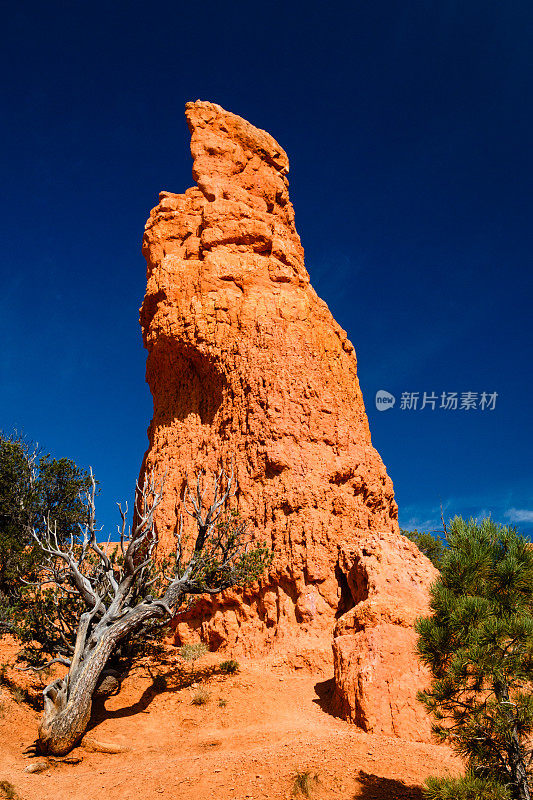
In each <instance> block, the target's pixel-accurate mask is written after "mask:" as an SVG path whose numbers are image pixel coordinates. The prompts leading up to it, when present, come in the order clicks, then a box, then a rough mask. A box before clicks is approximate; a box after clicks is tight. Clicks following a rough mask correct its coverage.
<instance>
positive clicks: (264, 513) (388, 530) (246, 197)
mask: <svg viewBox="0 0 533 800" xmlns="http://www.w3.org/2000/svg"><path fill="white" fill-rule="evenodd" d="M186 117H187V121H188V124H189V128H190V131H191V152H192V156H193V160H194V164H193V176H194V179H195V180H196V183H197V186H196V187H193V188H190V189H187V191H186V192H185V193H184V194H173V193H171V192H162V193H161V194H160V202H159V205H158V206H157V207H156V208H154V209H153V210H152V212H151V214H150V218H149V220H148V222H147V225H146V233H145V237H144V243H143V252H144V254H145V256H146V260H147V263H148V285H147V291H146V297H145V300H144V303H143V306H142V309H141V324H142V329H143V336H144V343H145V346H146V348H147V350H148V360H147V381H148V383H149V385H150V388H151V391H152V394H153V398H154V417H153V420H152V423H151V425H150V428H149V431H148V434H149V440H150V444H149V449H148V451H147V453H146V457H145V461H144V464H143V470H144V469H146V468H148V469H154V470H155V472H156V475H158V476H162V475H163V474H166V476H167V478H166V489H165V499H164V503H163V504H162V505H161V506H160V507H159V509H158V514H157V526H158V530H159V535H160V539H161V541H162V542H163V543H168V544H170V542H171V539H172V533H173V531H174V530H175V527H176V518H177V508H178V507H179V498H180V496H181V494H182V492H183V488H184V481H185V477H186V475H189V476H192V475H193V473H194V472H195V470H197V469H199V468H202V469H205V470H207V471H208V474H209V473H211V474H212V473H214V472H215V471H216V470H217V467H218V466H219V465H220V464H226V465H227V464H228V463H229V462H230V460H231V459H233V461H234V466H235V474H236V478H237V481H238V492H237V496H236V498H235V501H236V504H237V505H238V507H239V510H240V511H241V513H242V514H243V515H244V516H245V517H246V518H248V519H249V520H250V522H251V524H252V526H253V529H254V535H256V536H257V537H258V538H260V539H262V540H265V541H266V542H267V543H268V544H269V545H270V546H271V547H272V549H273V551H274V554H275V558H274V562H273V565H272V568H271V569H270V571H269V574H268V575H266V576H265V577H264V579H262V581H261V582H260V583H259V584H256V585H254V586H253V587H250V588H249V589H246V590H245V591H242V590H239V591H232V592H226V593H224V595H223V596H221V597H218V598H214V599H212V598H211V599H206V600H201V601H200V602H199V604H197V606H196V607H195V608H194V609H192V610H191V611H190V612H188V614H186V615H183V616H182V617H181V619H180V620H179V623H178V624H177V633H176V635H177V638H178V640H179V641H187V640H190V639H191V638H193V637H194V636H198V635H201V636H202V638H203V639H204V640H205V641H207V642H208V643H209V645H210V646H211V648H218V647H221V646H225V647H228V648H230V649H232V650H233V651H234V652H241V653H245V654H249V655H250V654H262V653H265V652H267V651H268V650H269V649H271V648H272V647H273V646H275V647H278V648H283V649H284V650H285V651H286V652H287V653H289V651H290V653H291V656H290V657H291V659H294V660H295V665H296V666H298V659H300V660H301V661H302V663H306V662H308V661H309V660H311V662H312V661H313V659H314V660H315V662H316V661H317V659H318V660H320V658H323V659H324V662H325V663H327V661H328V658H330V655H329V654H330V651H331V636H332V631H333V628H334V625H335V623H337V629H336V639H335V658H336V669H337V673H338V686H339V689H338V696H337V702H338V704H339V707H342V710H343V713H344V715H345V716H348V717H351V718H353V719H354V720H355V721H357V722H359V723H360V724H363V725H371V724H373V723H370V722H367V721H366V722H365V720H370V715H369V714H367V715H366V716H365V717H364V719H363V716H362V715H360V714H359V712H358V711H356V710H355V708H356V704H357V703H360V699H359V696H358V694H357V692H354V690H353V689H352V688H351V687H352V683H353V669H352V668H350V669H351V672H350V671H349V670H347V668H346V667H345V666H343V664H344V661H345V660H346V657H347V653H348V649H349V648H351V652H356V650H357V647H358V646H359V645H356V644H355V642H354V639H357V637H358V636H359V633H360V632H361V630H362V631H363V633H364V634H365V635H366V631H367V629H368V630H372V631H373V633H372V636H373V637H374V638H373V639H372V642H374V644H373V645H372V646H373V647H375V648H377V650H378V651H379V653H380V654H381V655H380V658H381V662H380V663H382V664H383V665H384V667H383V668H384V670H385V671H386V670H387V666H386V665H387V663H388V659H389V658H390V657H391V653H390V652H389V651H390V649H391V648H390V647H389V645H387V647H388V648H389V649H388V650H387V649H386V648H385V649H384V645H383V642H381V644H380V643H379V641H378V639H379V637H377V631H378V628H379V625H381V624H382V623H381V622H380V623H379V625H374V624H373V623H372V625H371V626H369V624H367V623H364V624H362V623H361V624H362V628H361V629H360V628H358V629H357V631H356V630H355V628H354V624H355V623H353V620H354V619H355V617H354V612H353V609H354V606H356V605H357V604H359V603H361V602H363V601H364V602H367V601H368V599H369V597H370V596H372V598H373V600H374V599H375V600H376V602H377V601H378V600H380V598H382V597H384V598H386V603H387V604H389V605H388V606H387V608H388V607H389V606H390V607H391V608H392V605H391V604H394V602H396V604H397V606H398V608H400V607H401V605H402V603H403V602H404V599H405V601H406V602H409V603H411V601H412V598H413V593H412V591H411V589H412V588H413V586H414V585H418V584H417V581H422V582H423V581H424V580H426V578H427V577H428V575H426V573H424V571H423V569H422V571H421V572H420V573H416V575H415V574H414V573H413V575H411V574H410V573H409V572H408V570H407V573H406V572H405V569H406V568H404V569H403V572H402V570H401V569H399V571H398V574H396V573H393V570H397V569H398V568H400V567H401V559H402V554H403V552H404V538H403V537H402V536H400V534H399V533H398V522H397V507H396V503H395V502H394V496H393V488H392V483H391V481H390V479H389V477H388V476H387V473H386V471H385V468H384V466H383V463H382V461H381V459H380V457H379V455H378V453H377V452H376V450H375V449H374V448H373V447H372V444H371V440H370V433H369V428H368V421H367V417H366V414H365V409H364V405H363V399H362V395H361V391H360V388H359V382H358V379H357V361H356V357H355V352H354V349H353V346H352V344H351V343H350V342H349V341H348V338H347V335H346V333H345V331H343V330H342V328H340V326H339V325H338V324H337V323H336V322H335V320H334V319H333V317H332V316H331V314H330V312H329V310H328V308H327V306H326V304H325V303H324V302H323V301H322V300H321V299H320V298H319V297H318V296H317V295H316V293H315V291H314V290H313V288H312V287H311V286H310V284H309V276H308V273H307V271H306V269H305V266H304V254H303V248H302V246H301V243H300V239H299V237H298V234H297V232H296V228H295V225H294V211H293V207H292V204H291V202H290V200H289V194H288V180H287V172H288V169H289V162H288V158H287V155H286V153H285V152H284V151H283V150H282V148H281V147H280V146H279V145H278V144H277V142H276V141H275V140H274V139H273V138H272V137H271V136H270V135H269V134H268V133H266V132H264V131H261V130H258V129H257V128H254V127H253V126H252V125H250V124H249V123H248V122H246V121H245V120H243V119H241V118H240V117H238V116H236V115H234V114H231V113H228V112H226V111H224V110H223V109H222V108H220V106H217V105H215V104H213V103H206V102H200V101H198V102H196V103H188V104H187V106H186ZM367 541H373V542H374V541H375V542H376V543H377V544H376V548H378V549H379V547H378V545H379V543H380V542H382V541H387V542H388V547H389V550H390V553H392V554H393V555H391V558H390V559H389V561H388V562H387V566H386V567H385V566H384V567H383V569H385V570H386V574H384V576H382V579H381V578H380V579H379V580H378V579H376V580H375V581H374V583H372V580H373V579H371V578H365V577H364V571H365V569H366V567H364V568H363V567H360V566H358V564H362V563H363V562H362V561H361V558H363V559H364V558H366V557H365V556H362V555H361V553H362V552H363V551H362V550H361V548H364V546H365V542H367ZM408 545H409V543H408ZM409 548H411V549H410V550H409ZM408 550H409V552H412V560H414V561H416V557H417V556H416V554H417V553H418V551H416V548H414V551H413V546H411V545H409V547H408ZM415 551H416V553H415ZM376 552H377V551H376ZM418 558H420V559H422V563H423V565H424V568H425V569H426V572H427V571H428V570H427V564H428V563H429V562H426V559H424V558H423V556H420V554H418ZM389 562H390V563H389ZM365 563H366V562H365ZM384 563H385V562H384ZM375 569H376V570H377V572H379V567H376V568H375ZM422 573H423V574H422ZM358 576H359V577H358ZM365 581H366V582H367V583H366V584H365ZM420 586H422V583H421V584H420ZM372 587H374V588H372ZM385 590H386V591H385ZM420 593H421V595H423V594H424V592H423V590H422V588H421V589H420ZM415 594H416V592H415ZM391 598H392V599H391ZM393 601H394V602H393ZM383 602H385V600H384V601H383ZM373 608H374V606H373ZM375 608H377V606H375ZM372 613H374V612H372ZM376 613H377V612H376ZM398 613H400V612H399V611H398ZM347 614H348V616H346V615H347ZM350 615H351V616H350ZM411 616H412V615H411ZM380 620H381V617H380ZM402 620H404V617H402ZM357 624H358V625H359V624H360V623H357ZM383 624H385V623H383ZM386 624H388V625H390V626H391V627H392V628H394V632H395V635H396V636H397V637H398V636H399V637H400V639H401V638H402V636H403V635H404V633H405V632H406V631H409V630H410V628H409V626H408V625H407V627H406V624H404V622H398V620H396V621H394V620H389V621H388V622H387V623H386ZM409 624H410V623H409ZM368 635H369V636H370V634H368ZM376 637H377V638H376ZM348 641H349V644H348ZM369 641H370V640H369ZM387 641H388V639H387ZM402 641H403V640H402ZM357 642H362V639H361V638H359V639H357ZM410 646H411V645H410V644H409V643H407V644H406V647H407V650H408V652H409V653H410V655H409V656H406V669H408V667H409V664H410V665H411V667H412V668H415V667H416V662H414V661H413V656H412V649H409V647H410ZM361 647H362V646H361ZM398 647H399V645H398ZM354 648H355V649H354ZM357 652H358V651H357ZM406 652H407V651H406ZM362 653H363V650H362V649H361V654H362ZM310 654H311V655H310ZM313 654H314V655H313ZM361 657H362V660H364V658H363V656H361ZM343 659H344V661H343ZM350 663H351V657H350ZM348 675H350V677H347V676H348ZM343 676H344V678H343ZM376 680H377V679H376ZM358 714H359V716H358Z"/></svg>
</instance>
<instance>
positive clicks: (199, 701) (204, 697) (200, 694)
mask: <svg viewBox="0 0 533 800" xmlns="http://www.w3.org/2000/svg"><path fill="white" fill-rule="evenodd" d="M209 698H210V694H209V692H206V691H205V689H199V691H197V692H196V694H194V695H193V698H192V700H191V703H192V704H193V706H205V705H206V704H207V703H208V702H209Z"/></svg>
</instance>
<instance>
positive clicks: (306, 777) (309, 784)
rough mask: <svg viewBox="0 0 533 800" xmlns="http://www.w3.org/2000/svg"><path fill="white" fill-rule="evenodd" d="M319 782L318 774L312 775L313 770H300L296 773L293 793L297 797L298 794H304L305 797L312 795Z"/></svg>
mask: <svg viewBox="0 0 533 800" xmlns="http://www.w3.org/2000/svg"><path fill="white" fill-rule="evenodd" d="M317 783H318V775H312V774H311V772H309V770H305V771H304V772H300V771H299V770H298V771H297V772H295V774H294V779H293V785H292V794H293V796H295V797H297V796H298V795H303V796H304V797H311V796H312V794H313V792H314V790H315V788H316V785H317Z"/></svg>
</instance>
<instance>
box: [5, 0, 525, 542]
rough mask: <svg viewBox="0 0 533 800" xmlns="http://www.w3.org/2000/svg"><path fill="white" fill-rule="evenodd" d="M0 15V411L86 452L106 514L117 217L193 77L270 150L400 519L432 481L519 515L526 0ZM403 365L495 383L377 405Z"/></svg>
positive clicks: (132, 213)
mask: <svg viewBox="0 0 533 800" xmlns="http://www.w3.org/2000/svg"><path fill="white" fill-rule="evenodd" d="M2 28H3V30H2V34H3V35H2V50H3V52H2V55H1V56H0V58H1V59H2V61H3V64H2V68H3V69H2V74H3V92H4V98H3V100H2V107H1V110H2V117H3V119H4V121H5V133H4V135H3V137H2V140H3V146H2V149H1V174H2V195H1V204H2V208H1V215H2V224H3V229H4V232H3V241H2V245H3V246H2V272H3V280H2V287H3V302H2V314H1V316H0V341H1V344H2V347H1V351H0V380H1V395H0V426H1V427H2V428H3V429H4V430H5V431H10V430H12V429H13V428H14V427H16V428H17V429H18V430H22V431H24V432H25V434H26V435H27V436H29V437H31V438H33V439H36V440H38V441H39V442H40V443H41V444H42V445H43V447H44V448H45V449H46V450H48V451H50V452H51V453H52V454H54V455H56V456H62V455H66V456H69V457H71V458H73V459H74V460H75V461H76V462H77V463H79V464H80V465H83V466H88V465H89V464H90V465H92V467H93V469H94V471H95V473H96V475H97V477H98V478H99V480H100V483H101V486H102V497H101V503H100V508H99V511H100V514H99V515H100V517H101V519H102V520H103V521H104V522H105V523H106V524H114V523H115V512H114V502H115V500H124V499H131V496H132V493H133V486H134V481H135V478H136V475H137V473H138V469H139V465H140V462H141V458H142V454H143V452H144V450H145V447H146V444H147V439H146V433H145V431H146V427H147V426H148V423H149V421H150V418H151V409H152V405H151V397H150V394H149V391H148V388H147V386H146V385H145V383H144V365H145V353H144V351H143V349H142V344H141V337H140V330H139V326H138V307H139V305H140V303H141V300H142V296H143V293H144V286H145V263H144V260H143V258H142V255H141V251H140V243H141V237H142V231H143V226H144V222H145V220H146V218H147V216H148V213H149V210H150V208H151V207H152V206H154V205H155V204H156V202H157V195H158V192H159V191H160V190H161V189H167V190H170V191H177V192H180V191H184V190H185V189H186V188H187V187H188V186H190V185H191V159H190V155H189V136H188V131H187V128H186V125H185V120H184V117H183V107H184V103H185V102H186V101H187V100H195V99H197V98H201V99H204V100H211V101H214V102H217V103H220V104H221V105H222V106H224V107H225V108H227V109H228V110H231V111H234V112H235V113H237V114H240V115H241V116H243V117H245V118H246V119H248V120H249V121H251V122H252V123H253V124H255V125H257V126H259V127H262V128H265V129H267V130H268V131H270V132H271V133H272V135H273V136H274V137H275V138H276V139H278V141H279V142H280V143H281V145H282V146H283V147H284V148H285V149H286V150H287V152H288V154H289V157H290V160H291V172H290V181H291V199H292V201H293V203H294V206H295V209H296V223H297V227H298V231H299V233H300V236H301V238H302V242H303V244H304V247H305V250H306V264H307V268H308V270H309V272H310V274H311V280H312V282H313V284H314V286H315V288H316V290H317V291H318V293H319V294H320V295H321V296H322V297H323V298H324V299H325V300H326V301H327V303H328V304H329V306H330V309H331V311H332V313H333V314H334V316H335V317H336V318H337V320H338V321H339V322H340V323H341V324H342V325H343V327H345V328H346V329H347V331H348V334H349V336H350V339H351V340H352V341H353V343H354V345H355V348H356V352H357V356H358V360H359V375H360V381H361V385H362V388H363V393H364V397H365V402H366V407H367V412H368V415H369V418H370V427H371V431H372V438H373V442H374V444H375V446H376V447H377V449H378V450H379V452H380V453H381V455H382V457H383V460H384V462H385V464H386V465H387V469H388V471H389V474H390V475H391V477H392V479H393V481H394V485H395V490H396V497H397V500H398V503H399V506H400V522H401V524H403V525H404V526H406V527H416V526H418V527H421V528H426V529H427V528H433V527H436V526H437V525H438V519H439V515H440V511H439V504H440V502H442V503H443V506H444V510H445V514H446V516H450V515H453V514H455V513H458V514H463V515H471V514H472V515H474V516H476V515H480V514H486V513H491V514H492V515H493V517H494V518H495V519H497V520H498V521H502V522H514V523H517V524H518V527H519V528H520V529H521V530H523V531H525V532H528V533H530V534H531V533H533V475H532V458H531V440H532V432H533V430H532V427H533V426H532V397H533V370H532V368H531V355H532V350H533V348H532V344H533V341H532V339H533V337H532V331H531V308H532V300H533V297H532V294H533V280H532V268H531V261H532V246H533V225H532V193H531V188H532V177H533V165H532V158H531V151H532V140H531V128H532V122H533V103H532V88H533V86H532V84H533V6H532V4H531V2H529V0H527V1H526V0H523V1H522V2H517V0H509V1H508V2H506V3H501V2H491V1H490V0H469V1H468V2H466V3H465V2H464V0H461V1H460V2H459V1H458V0H419V1H418V2H408V0H398V2H389V1H387V0H382V2H379V3H372V2H367V0H352V2H349V3H346V4H344V3H330V4H325V3H318V2H313V0H309V2H305V3H283V2H269V3H253V2H251V3H250V2H246V3H242V2H232V3H220V2H213V1H212V0H207V2H203V3H202V4H195V3H186V4H185V3H180V2H167V1H166V0H160V2H158V3H156V4H154V5H150V4H147V3H146V2H142V3H141V2H136V1H135V0H128V1H127V2H113V0H109V1H108V2H106V3H99V2H95V0H92V1H91V2H90V3H89V2H71V1H69V2H56V1H55V0H48V2H47V3H41V2H39V3H37V2H24V0H21V2H18V3H12V4H10V5H9V7H8V8H6V9H4V12H3V17H2ZM378 389H386V390H387V391H389V392H392V393H393V394H395V395H396V396H397V398H398V399H397V402H396V405H395V407H394V408H393V409H391V410H389V411H387V412H385V413H381V412H378V411H376V409H375V405H374V396H375V393H376V391H377V390H378ZM416 391H418V392H424V391H427V392H431V391H434V392H435V393H436V394H437V395H440V393H441V392H443V391H446V392H452V391H457V392H458V393H459V394H460V393H462V392H466V391H474V392H482V391H486V392H498V398H497V401H496V407H495V409H494V411H488V410H485V411H481V410H470V411H461V410H459V409H458V410H456V411H445V410H442V409H439V408H436V409H435V410H434V411H431V410H428V409H424V410H423V411H421V410H417V411H409V410H401V409H400V407H399V405H400V396H401V393H402V392H416ZM437 405H438V404H437Z"/></svg>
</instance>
